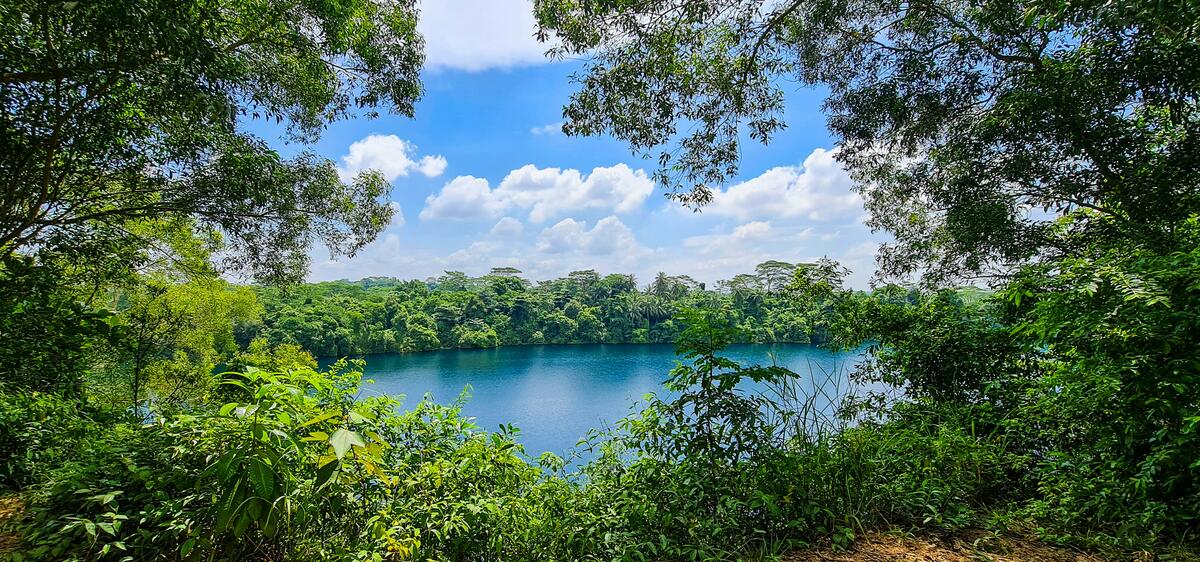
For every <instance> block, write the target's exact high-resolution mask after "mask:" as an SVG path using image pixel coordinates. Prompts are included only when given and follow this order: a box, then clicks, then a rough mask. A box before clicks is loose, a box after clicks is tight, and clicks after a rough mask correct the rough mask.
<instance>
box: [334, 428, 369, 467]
mask: <svg viewBox="0 0 1200 562" xmlns="http://www.w3.org/2000/svg"><path fill="white" fill-rule="evenodd" d="M329 444H330V445H331V446H333V454H334V455H336V456H337V458H338V459H339V460H341V458H342V457H344V456H346V453H347V452H349V451H350V448H351V447H352V446H358V447H363V446H365V445H366V443H365V442H364V441H363V439H362V437H360V436H359V435H358V434H357V433H355V432H353V431H350V430H349V429H346V428H344V427H341V428H338V430H337V431H335V432H333V435H332V436H331V437H330V438H329Z"/></svg>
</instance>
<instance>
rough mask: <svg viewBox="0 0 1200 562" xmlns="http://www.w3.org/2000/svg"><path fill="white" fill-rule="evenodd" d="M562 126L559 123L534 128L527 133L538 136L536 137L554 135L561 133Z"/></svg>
mask: <svg viewBox="0 0 1200 562" xmlns="http://www.w3.org/2000/svg"><path fill="white" fill-rule="evenodd" d="M562 126H563V124H562V122H561V121H559V122H558V123H550V124H549V125H542V126H540V127H534V128H532V129H529V132H530V133H532V134H534V135H538V136H541V135H555V134H558V133H561V132H562Z"/></svg>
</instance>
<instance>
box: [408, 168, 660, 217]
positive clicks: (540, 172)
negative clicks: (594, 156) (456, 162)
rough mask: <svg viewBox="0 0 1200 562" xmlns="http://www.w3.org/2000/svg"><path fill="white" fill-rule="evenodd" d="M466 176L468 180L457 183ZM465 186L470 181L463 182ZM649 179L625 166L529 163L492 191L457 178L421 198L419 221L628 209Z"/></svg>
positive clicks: (640, 198) (647, 189) (646, 191)
mask: <svg viewBox="0 0 1200 562" xmlns="http://www.w3.org/2000/svg"><path fill="white" fill-rule="evenodd" d="M463 178H469V181H460V180H463ZM468 184H469V185H468ZM652 191H654V182H653V181H652V180H651V179H650V178H649V177H647V175H646V173H645V172H644V171H642V170H636V171H634V170H632V169H630V168H629V166H626V165H625V164H617V165H616V166H611V167H607V168H605V167H601V168H595V169H593V170H592V172H591V173H590V174H588V175H586V176H585V175H583V174H582V173H580V171H579V170H573V169H566V170H563V169H559V168H538V167H537V166H534V165H533V164H529V165H526V166H523V167H521V168H518V169H516V170H513V171H512V172H509V174H508V175H507V176H505V178H504V179H503V180H502V181H501V182H500V185H498V186H496V188H495V189H491V188H490V187H489V185H488V182H487V180H483V179H479V178H475V177H471V176H462V177H459V178H455V179H454V180H452V181H450V182H449V183H447V184H446V185H445V186H444V187H443V188H442V190H441V191H440V192H439V193H436V194H434V195H430V196H429V197H428V198H426V199H425V209H424V210H422V211H421V218H422V219H433V218H450V219H463V218H478V217H498V216H500V215H501V214H502V213H504V212H505V211H508V210H510V209H529V220H531V221H533V222H545V221H546V220H548V219H550V218H552V217H554V216H558V215H561V214H564V213H566V212H570V211H578V210H584V209H601V210H606V211H611V212H615V213H627V212H630V211H633V210H635V209H637V208H638V207H640V206H641V205H642V203H643V202H645V200H646V198H647V197H649V196H650V193H651V192H652Z"/></svg>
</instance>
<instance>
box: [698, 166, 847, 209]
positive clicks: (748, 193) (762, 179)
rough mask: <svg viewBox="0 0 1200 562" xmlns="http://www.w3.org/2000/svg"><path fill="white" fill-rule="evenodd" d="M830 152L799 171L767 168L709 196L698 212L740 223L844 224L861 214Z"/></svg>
mask: <svg viewBox="0 0 1200 562" xmlns="http://www.w3.org/2000/svg"><path fill="white" fill-rule="evenodd" d="M834 154H835V151H832V150H825V149H823V148H818V149H816V150H814V151H813V152H812V154H810V155H809V156H808V158H805V159H804V164H803V165H802V166H781V167H778V168H771V169H770V170H767V171H766V172H764V173H763V174H762V175H760V176H758V177H756V178H753V179H750V180H747V181H744V182H742V183H739V184H736V185H733V186H731V187H729V188H728V189H725V190H717V191H714V192H713V201H712V203H710V204H709V205H707V206H705V207H704V209H703V212H705V213H712V214H715V215H723V216H730V217H735V218H738V219H740V220H751V219H763V218H804V219H808V220H812V221H833V220H839V219H849V218H851V217H856V216H859V215H861V214H862V212H863V206H862V198H861V197H859V195H858V194H857V193H855V192H854V191H853V190H852V189H851V187H852V185H853V182H852V181H851V180H850V176H849V175H848V174H847V173H846V171H845V170H843V169H842V167H841V165H839V164H838V163H837V162H836V161H835V160H834V159H833V156H834Z"/></svg>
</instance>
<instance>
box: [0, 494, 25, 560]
mask: <svg viewBox="0 0 1200 562" xmlns="http://www.w3.org/2000/svg"><path fill="white" fill-rule="evenodd" d="M24 508H25V506H24V505H23V504H22V503H21V498H19V497H17V496H0V554H4V553H6V552H12V551H14V550H16V548H17V545H18V544H19V543H20V542H21V537H20V536H19V535H17V534H16V533H15V532H13V530H12V528H11V527H12V524H14V523H16V521H17V518H18V517H20V516H21V511H22V510H23V509H24Z"/></svg>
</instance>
